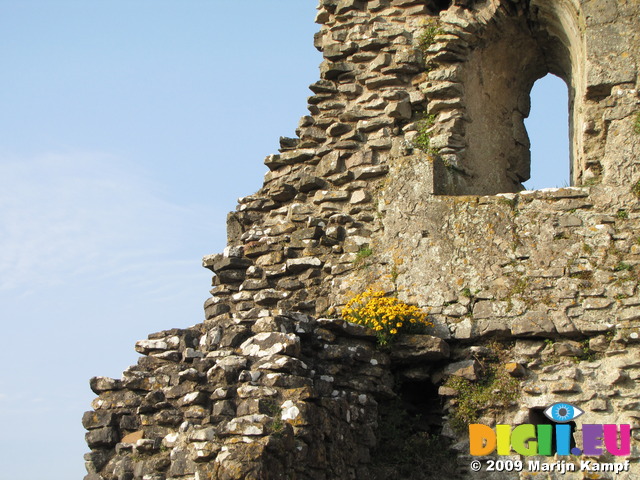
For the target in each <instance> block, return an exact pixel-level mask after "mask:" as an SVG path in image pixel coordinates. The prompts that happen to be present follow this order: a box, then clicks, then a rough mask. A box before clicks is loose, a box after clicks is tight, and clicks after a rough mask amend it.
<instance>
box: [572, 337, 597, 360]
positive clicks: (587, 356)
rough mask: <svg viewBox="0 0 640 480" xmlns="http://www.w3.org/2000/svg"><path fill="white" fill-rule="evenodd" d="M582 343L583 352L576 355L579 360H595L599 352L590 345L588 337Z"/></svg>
mask: <svg viewBox="0 0 640 480" xmlns="http://www.w3.org/2000/svg"><path fill="white" fill-rule="evenodd" d="M580 345H581V347H582V353H581V354H580V355H578V356H577V357H576V360H577V361H585V362H593V361H594V360H596V359H597V358H598V353H597V352H595V351H593V350H591V347H589V339H588V338H587V339H585V340H583V341H582V342H580Z"/></svg>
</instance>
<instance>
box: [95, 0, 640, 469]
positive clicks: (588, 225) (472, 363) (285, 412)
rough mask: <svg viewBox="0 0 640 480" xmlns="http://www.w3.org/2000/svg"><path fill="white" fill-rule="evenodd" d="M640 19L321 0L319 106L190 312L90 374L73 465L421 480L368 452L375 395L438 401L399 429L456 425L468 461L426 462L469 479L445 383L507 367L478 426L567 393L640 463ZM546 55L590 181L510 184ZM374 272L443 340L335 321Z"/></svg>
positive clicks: (489, 1)
mask: <svg viewBox="0 0 640 480" xmlns="http://www.w3.org/2000/svg"><path fill="white" fill-rule="evenodd" d="M605 4H606V5H605ZM638 10H639V7H638V5H637V3H634V2H631V1H618V2H615V1H611V2H609V1H607V2H604V3H603V2H600V1H590V0H582V1H578V0H573V1H570V0H557V1H553V2H552V1H547V0H531V1H525V0H485V1H471V0H468V1H454V2H451V1H442V0H439V1H427V0H371V1H362V0H339V1H338V0H322V1H321V2H320V6H319V12H318V16H317V19H316V20H317V22H318V23H319V24H320V25H321V27H320V32H319V33H318V34H317V35H316V38H315V43H316V46H317V47H318V48H319V49H320V50H321V51H322V52H323V54H324V61H323V63H322V65H321V67H320V77H321V78H320V80H319V81H318V82H316V83H314V84H313V85H311V86H310V88H311V90H312V92H313V96H311V97H310V98H309V112H310V115H308V116H305V117H303V118H302V119H301V121H300V125H299V128H298V130H297V132H296V133H297V137H296V138H281V140H280V144H281V149H280V152H279V154H276V155H270V156H269V157H267V158H266V159H265V164H266V165H267V167H268V168H269V172H268V173H267V174H266V176H265V180H264V185H263V187H262V188H261V189H260V190H259V191H258V192H257V193H256V194H254V195H250V196H248V197H245V198H242V199H240V201H239V205H238V207H237V209H236V211H235V212H232V213H230V214H229V217H228V221H227V230H228V246H227V248H226V249H225V251H224V252H223V253H221V254H217V255H211V256H208V257H205V259H204V266H205V267H207V268H209V269H211V270H212V271H213V272H214V274H215V275H214V278H213V288H212V290H211V294H212V296H211V298H210V299H208V300H207V302H206V303H205V320H204V322H202V323H199V324H197V325H195V326H193V327H191V328H188V329H182V330H178V329H176V330H171V331H167V332H160V333H157V334H152V335H150V336H149V339H148V340H143V341H140V342H138V344H137V345H136V349H137V351H139V352H140V353H141V354H143V356H142V357H141V358H140V360H139V362H138V365H136V366H134V367H131V368H130V369H128V370H127V371H126V372H125V373H124V375H123V378H122V379H120V380H115V379H107V378H102V377H96V378H94V379H92V389H93V390H94V391H95V392H96V394H98V397H97V398H96V400H95V401H94V402H93V405H92V406H93V408H94V410H93V411H91V412H88V413H87V414H86V415H85V417H84V419H83V423H84V425H85V427H86V428H87V429H88V430H89V432H88V433H87V442H88V444H89V446H90V447H91V449H92V451H91V453H90V454H88V455H87V469H88V471H89V475H88V476H87V479H88V480H98V479H105V480H112V479H118V480H124V479H134V478H135V479H143V478H144V479H147V480H166V479H179V478H184V479H196V478H199V479H203V478H216V479H232V478H234V479H236V478H237V479H240V478H255V479H267V478H296V479H297V478H314V479H315V478H327V479H331V478H363V479H364V478H377V477H379V478H392V477H393V476H394V475H395V477H396V478H399V477H398V475H404V477H406V478H423V477H422V476H420V475H421V473H420V472H421V471H422V472H423V473H424V471H425V470H426V469H427V468H435V467H434V465H431V466H429V462H427V463H426V464H420V465H417V466H416V465H414V467H413V469H411V468H409V467H407V466H406V465H400V464H398V463H396V464H393V462H389V459H383V460H384V461H381V458H380V452H385V451H391V450H390V448H391V445H386V446H385V444H384V442H385V441H387V442H388V441H389V437H388V436H386V433H385V429H384V428H383V427H384V425H383V423H384V421H385V420H384V419H385V418H387V417H389V416H390V414H389V412H390V410H389V408H398V411H397V416H398V417H400V416H402V417H405V416H406V415H409V417H410V418H414V419H415V418H418V417H416V415H418V414H420V418H428V421H427V420H425V421H417V420H416V421H414V422H413V426H412V427H411V429H412V430H411V432H408V433H407V435H406V436H407V438H409V437H410V438H414V437H413V435H414V434H415V435H418V434H420V433H425V434H429V435H431V436H433V435H436V438H438V439H439V440H438V441H443V442H444V441H445V439H449V440H448V441H449V442H450V444H451V447H452V448H453V450H454V451H456V452H458V455H457V463H456V462H453V461H452V459H453V458H456V456H454V455H453V454H451V458H447V459H446V460H445V461H444V462H443V461H442V459H441V457H438V456H437V455H435V453H436V452H430V453H433V459H434V460H433V461H434V462H435V461H437V459H438V458H440V460H439V461H440V463H447V464H448V465H449V466H453V471H452V472H449V474H448V475H449V476H453V475H454V474H455V472H456V471H457V472H458V473H459V474H460V475H462V476H467V475H473V476H474V477H475V476H477V475H478V474H469V473H468V472H467V470H466V469H465V467H466V466H468V462H469V459H468V458H466V457H465V454H468V444H467V443H465V442H466V440H465V435H464V434H463V433H460V431H459V430H458V431H456V429H455V428H453V427H454V426H455V424H456V421H458V420H459V417H460V411H461V405H463V404H464V399H463V398H461V397H460V389H458V390H456V388H453V387H452V385H453V386H455V385H456V384H455V382H451V381H450V380H448V379H449V378H453V379H455V378H463V379H466V380H468V381H470V382H472V383H473V382H481V381H482V380H483V379H486V378H487V377H488V376H490V375H493V374H496V372H497V373H498V374H499V375H502V376H503V377H504V378H505V379H506V380H505V382H506V381H507V380H508V383H509V385H511V386H512V387H513V388H515V389H516V390H515V394H514V392H512V394H511V395H510V396H508V398H507V397H505V398H498V396H496V399H495V401H494V402H491V401H490V402H488V403H486V404H485V405H482V406H479V407H477V409H476V410H477V412H476V413H477V419H478V420H480V421H482V422H483V423H487V424H494V423H496V422H506V423H509V424H517V423H523V422H527V421H530V422H533V423H536V422H537V420H536V419H537V418H538V417H539V414H540V410H541V409H543V408H544V407H545V406H548V405H550V404H552V403H554V402H556V401H559V400H563V401H569V402H571V403H572V404H574V405H576V406H578V407H580V408H582V409H583V410H585V411H586V412H588V417H589V418H588V421H589V422H590V423H629V424H631V425H632V426H633V436H634V443H633V452H632V457H631V458H632V460H637V458H638V455H639V451H638V444H637V440H638V438H639V437H640V430H639V429H638V413H637V412H638V405H640V390H639V389H638V385H637V382H638V377H639V374H640V362H638V360H637V359H638V358H639V357H638V353H639V352H638V349H639V347H638V341H639V333H640V322H639V320H640V291H639V290H638V271H639V270H638V269H639V268H640V267H638V266H637V265H638V263H639V262H638V260H639V259H640V256H639V254H640V236H638V233H637V232H638V231H639V227H640V203H639V201H638V193H640V192H639V190H640V189H639V187H638V184H637V183H636V182H638V180H639V179H640V173H639V172H638V153H639V150H640V135H638V134H637V133H635V132H634V122H636V118H637V117H636V116H637V115H638V111H639V110H640V106H639V105H640V100H639V96H638V78H637V59H638V58H640V55H639V52H638V48H639V46H640V40H639V38H638V32H639V31H640V29H639V28H638V27H639V26H640V25H638V23H639V18H640V17H639V15H638V13H639V12H638ZM549 71H551V72H553V73H556V74H558V75H560V76H561V77H562V78H564V79H565V81H566V82H567V83H568V85H569V86H570V91H571V95H570V96H571V105H570V107H571V112H572V113H571V118H572V152H573V153H572V158H571V159H566V161H568V162H569V161H570V162H571V164H572V171H573V182H574V183H575V184H578V183H582V184H586V185H587V186H581V187H570V188H562V189H551V190H542V191H536V192H520V193H509V192H517V191H519V190H521V182H522V181H524V180H526V178H527V177H528V169H529V159H528V139H527V138H526V132H525V131H524V127H523V118H524V117H526V115H527V114H528V109H529V103H528V95H529V90H530V88H531V86H532V85H533V82H534V81H535V79H537V78H539V77H540V76H542V75H544V74H545V73H547V72H549ZM497 193H501V195H494V194H497ZM468 194H475V195H468ZM478 194H482V195H485V196H482V195H478ZM488 194H489V195H488ZM487 195H488V196H487ZM369 286H374V287H376V288H379V289H382V290H384V291H386V292H388V293H390V294H391V293H393V294H395V295H398V296H399V297H400V298H401V299H403V300H405V301H408V302H411V303H415V304H417V305H419V306H420V307H422V308H424V309H425V310H426V311H428V312H429V316H430V318H431V319H432V320H433V321H434V323H435V327H434V329H433V331H432V332H431V333H432V335H424V336H411V337H405V338H403V339H400V340H399V342H398V343H396V344H395V345H394V346H393V347H392V348H391V349H390V350H388V351H381V350H379V349H377V348H375V342H374V338H373V337H372V336H371V335H370V333H368V332H367V331H365V330H364V329H363V328H361V327H357V326H354V325H351V324H346V323H344V322H343V321H341V320H339V318H338V317H339V313H340V308H341V307H342V306H343V305H344V304H345V303H346V302H347V301H348V299H349V298H351V297H352V296H353V295H354V294H356V293H360V292H361V291H363V290H364V289H365V288H367V287H369ZM327 317H330V318H327ZM603 372H606V373H605V374H603ZM501 378H502V377H501ZM510 388H511V387H510ZM437 392H439V394H438V393H437ZM394 399H395V400H394ZM396 400H397V401H399V402H400V407H397V406H396V407H393V405H394V403H393V402H394V401H396ZM389 405H391V406H392V407H389ZM412 416H413V417H412ZM391 417H393V410H391ZM403 428H408V427H407V424H406V423H405V424H403ZM416 438H417V437H416ZM425 445H428V442H427V443H425ZM436 450H437V449H436ZM440 450H442V449H440ZM423 457H428V458H431V455H430V454H429V455H427V454H425V455H423ZM385 462H386V463H385ZM456 465H458V467H459V468H458V467H456ZM394 468H395V469H396V470H395V473H393V472H394V470H393V469H394ZM405 468H409V469H408V470H406V471H405ZM421 469H422V470H421ZM634 469H636V470H637V466H636V465H634ZM390 472H392V473H390ZM512 475H513V474H509V475H506V476H504V477H500V475H497V476H496V478H513V476H512ZM633 475H640V472H637V471H635V473H634V474H633ZM563 478H571V477H569V476H567V477H563ZM576 478H578V477H576ZM579 478H582V477H579ZM628 478H632V477H628Z"/></svg>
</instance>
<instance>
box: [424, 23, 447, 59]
mask: <svg viewBox="0 0 640 480" xmlns="http://www.w3.org/2000/svg"><path fill="white" fill-rule="evenodd" d="M443 33H445V32H444V30H443V29H442V28H441V27H440V25H439V24H438V21H437V20H435V19H431V20H428V21H427V22H425V24H424V28H423V30H422V32H420V35H419V36H418V49H419V50H420V51H421V52H422V53H423V54H425V55H426V54H427V50H428V49H429V47H430V46H431V45H433V44H434V43H435V41H436V36H437V35H442V34H443Z"/></svg>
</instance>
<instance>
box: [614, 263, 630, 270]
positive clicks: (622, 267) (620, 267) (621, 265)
mask: <svg viewBox="0 0 640 480" xmlns="http://www.w3.org/2000/svg"><path fill="white" fill-rule="evenodd" d="M632 269H633V265H630V264H628V263H625V262H618V263H617V265H616V266H615V267H613V271H614V272H628V271H630V270H632Z"/></svg>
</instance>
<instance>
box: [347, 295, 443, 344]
mask: <svg viewBox="0 0 640 480" xmlns="http://www.w3.org/2000/svg"><path fill="white" fill-rule="evenodd" d="M342 318H344V319H345V320H346V321H348V322H353V323H357V324H359V325H364V326H365V327H369V328H371V329H372V330H373V331H374V332H376V336H377V338H378V344H379V345H381V346H383V345H387V344H388V343H389V342H390V341H391V340H392V339H393V338H394V336H395V335H397V334H398V333H399V332H400V331H403V332H406V333H421V332H423V331H424V330H425V328H426V327H432V326H433V323H432V322H431V321H430V320H428V319H427V314H426V313H424V312H423V311H422V310H421V309H419V308H418V307H416V306H414V305H408V304H406V303H404V302H402V301H400V300H399V299H398V298H397V297H386V296H385V293H384V292H383V291H381V290H373V289H371V288H369V289H367V290H366V291H365V292H364V293H361V294H360V295H356V296H355V297H354V298H352V299H351V300H349V302H348V303H347V304H346V305H345V307H344V308H343V309H342Z"/></svg>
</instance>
